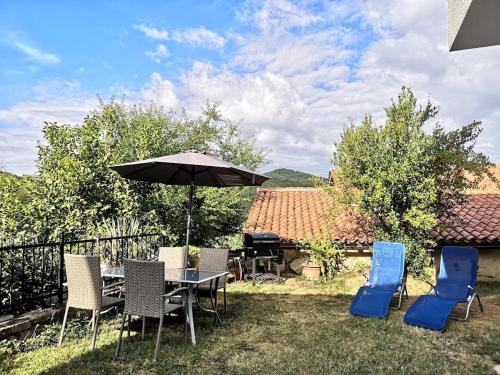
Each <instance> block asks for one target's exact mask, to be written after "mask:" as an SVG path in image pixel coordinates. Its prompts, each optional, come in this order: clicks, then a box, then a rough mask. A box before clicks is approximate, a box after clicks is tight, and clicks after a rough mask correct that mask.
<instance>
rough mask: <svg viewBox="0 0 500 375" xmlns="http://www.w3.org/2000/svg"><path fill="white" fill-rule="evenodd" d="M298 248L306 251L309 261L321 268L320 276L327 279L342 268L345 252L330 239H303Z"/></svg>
mask: <svg viewBox="0 0 500 375" xmlns="http://www.w3.org/2000/svg"><path fill="white" fill-rule="evenodd" d="M300 246H301V247H303V248H304V249H306V250H307V253H308V258H309V261H311V262H313V263H315V264H318V265H319V266H320V267H321V274H322V275H323V276H325V277H326V278H327V279H330V278H332V277H334V276H335V274H336V273H337V272H338V271H340V270H341V269H342V268H344V261H345V250H344V249H342V248H340V247H339V246H338V245H337V244H336V243H335V241H333V240H332V239H331V238H330V237H317V238H314V239H303V240H302V241H300Z"/></svg>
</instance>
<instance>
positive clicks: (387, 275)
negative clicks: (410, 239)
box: [349, 242, 406, 318]
mask: <svg viewBox="0 0 500 375" xmlns="http://www.w3.org/2000/svg"><path fill="white" fill-rule="evenodd" d="M404 265H405V247H404V245H403V244H402V243H392V242H375V243H374V244H373V257H372V267H371V270H370V277H369V278H368V283H367V285H366V286H363V287H361V288H359V290H358V293H357V294H356V296H355V297H354V299H353V300H352V302H351V306H350V309H349V310H350V312H351V314H353V315H357V316H365V317H371V318H386V317H387V315H388V313H389V305H390V303H391V301H392V297H393V295H394V293H399V305H398V307H397V308H400V307H401V298H402V296H403V292H405V291H406V285H405V283H404V280H403V276H404Z"/></svg>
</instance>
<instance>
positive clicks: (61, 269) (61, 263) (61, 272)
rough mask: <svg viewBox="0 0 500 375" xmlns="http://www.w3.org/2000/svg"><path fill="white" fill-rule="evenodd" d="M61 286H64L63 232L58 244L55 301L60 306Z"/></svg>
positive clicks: (61, 301) (61, 297)
mask: <svg viewBox="0 0 500 375" xmlns="http://www.w3.org/2000/svg"><path fill="white" fill-rule="evenodd" d="M63 284H64V232H63V233H62V234H61V243H60V244H59V285H58V293H57V299H58V302H59V304H60V305H62V303H63Z"/></svg>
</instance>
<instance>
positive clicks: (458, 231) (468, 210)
mask: <svg viewBox="0 0 500 375" xmlns="http://www.w3.org/2000/svg"><path fill="white" fill-rule="evenodd" d="M456 213H457V218H456V219H455V220H454V221H453V222H450V223H449V224H447V225H446V226H445V227H444V228H443V229H441V230H438V231H433V232H432V236H433V237H434V239H435V240H436V241H438V243H440V244H457V245H459V244H477V245H491V244H499V245H500V194H472V195H470V196H469V201H468V202H467V203H465V204H464V205H463V206H461V207H459V208H457V210H456Z"/></svg>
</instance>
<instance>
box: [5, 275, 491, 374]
mask: <svg viewBox="0 0 500 375" xmlns="http://www.w3.org/2000/svg"><path fill="white" fill-rule="evenodd" d="M362 284H363V280H362V279H361V278H360V277H359V275H358V274H356V273H354V272H349V271H346V272H343V273H341V274H339V275H338V276H337V277H336V278H335V279H334V280H332V281H330V282H311V281H306V280H301V279H289V280H288V281H287V282H286V283H284V284H282V285H257V286H252V285H251V284H233V285H231V286H230V288H229V310H228V314H227V315H226V316H225V323H224V326H223V327H218V326H215V325H213V323H212V320H211V318H210V317H203V316H198V317H197V318H198V319H197V339H198V345H197V346H196V347H193V346H191V345H187V346H184V345H183V334H182V325H180V324H179V323H176V322H173V324H170V325H168V326H167V327H166V328H165V330H164V334H163V337H162V345H161V348H160V353H159V360H158V362H157V363H153V362H152V358H153V350H154V338H155V333H156V327H157V326H156V322H152V323H153V324H152V325H151V328H150V329H149V330H148V333H147V336H146V339H145V340H144V341H141V340H140V334H138V333H137V332H132V337H131V338H130V339H127V338H126V336H125V339H124V347H123V352H122V355H121V357H120V358H119V359H117V360H115V359H114V350H115V347H116V341H117V338H118V327H119V320H118V319H115V318H108V319H105V320H104V321H103V325H102V329H101V332H100V334H99V338H98V347H97V349H96V350H95V351H91V350H90V349H89V345H90V337H89V336H88V335H84V336H82V335H81V334H78V335H77V336H75V337H69V338H68V340H66V341H65V343H64V345H63V346H62V347H60V348H57V347H55V346H49V347H45V348H34V349H33V350H31V351H29V352H24V353H17V354H16V353H10V354H8V355H6V356H5V357H4V358H3V360H2V363H1V364H0V373H5V374H72V375H75V374H90V373H92V374H212V373H219V374H229V373H231V374H252V373H277V374H291V373H297V374H330V373H335V374H359V373H404V374H435V373H440V374H452V373H454V374H456V373H459V374H462V373H463V374H469V373H478V374H479V373H481V374H487V373H493V370H492V368H493V365H494V364H495V363H498V362H500V283H496V284H494V283H491V284H479V285H478V288H479V291H480V293H481V295H482V299H483V302H484V305H485V309H486V310H485V312H484V313H483V314H482V315H477V314H476V315H473V316H472V318H471V319H470V320H469V321H467V322H456V321H451V322H450V323H449V325H448V330H447V331H446V332H444V333H442V334H441V333H435V332H430V331H426V330H422V329H417V328H413V327H409V326H407V325H405V324H404V323H403V322H402V318H403V313H404V311H391V313H390V316H389V319H388V320H375V319H362V318H355V317H352V316H350V315H349V313H348V307H349V303H350V300H351V299H352V296H353V294H354V293H355V292H356V290H357V289H358V287H359V286H360V285H362ZM408 284H409V291H410V294H411V298H410V301H408V302H406V301H405V302H404V304H403V310H406V308H407V307H408V306H409V304H410V303H411V302H412V300H414V298H415V297H416V296H417V295H419V294H421V293H425V292H426V291H427V289H428V288H427V286H426V285H425V284H424V283H421V282H419V281H417V280H414V279H410V280H409V283H408Z"/></svg>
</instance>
